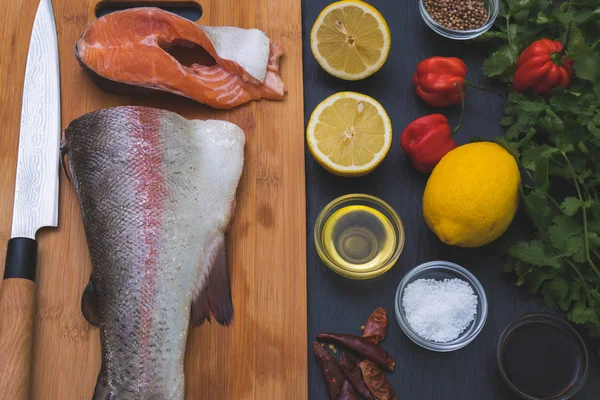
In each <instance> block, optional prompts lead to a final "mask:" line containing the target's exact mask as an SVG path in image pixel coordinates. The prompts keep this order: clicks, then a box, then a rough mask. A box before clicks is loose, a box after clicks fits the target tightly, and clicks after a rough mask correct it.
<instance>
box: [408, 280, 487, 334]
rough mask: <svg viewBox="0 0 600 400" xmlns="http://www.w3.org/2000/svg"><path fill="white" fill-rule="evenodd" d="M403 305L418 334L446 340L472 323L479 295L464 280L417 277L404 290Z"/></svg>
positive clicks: (409, 321) (411, 324)
mask: <svg viewBox="0 0 600 400" xmlns="http://www.w3.org/2000/svg"><path fill="white" fill-rule="evenodd" d="M402 307H403V308H404V313H405V315H406V320H407V321H408V324H409V325H410V327H411V329H412V330H413V331H415V333H416V334H417V335H419V336H420V337H421V338H423V339H426V340H430V341H434V342H439V343H444V342H449V341H451V340H454V339H456V338H457V337H458V336H460V334H461V333H462V332H464V331H465V329H467V328H468V327H469V325H471V323H472V322H473V320H474V319H475V315H476V314H477V296H476V295H475V293H474V292H473V288H472V287H471V285H469V283H467V282H465V281H463V280H462V279H458V278H453V279H444V280H435V279H417V280H416V281H414V282H411V283H410V284H408V285H407V286H406V288H405V289H404V295H403V296H402Z"/></svg>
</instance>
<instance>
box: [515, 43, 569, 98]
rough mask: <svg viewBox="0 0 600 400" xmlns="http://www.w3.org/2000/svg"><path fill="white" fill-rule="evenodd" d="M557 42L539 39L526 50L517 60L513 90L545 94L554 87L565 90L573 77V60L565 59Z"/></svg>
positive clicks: (561, 47) (561, 46)
mask: <svg viewBox="0 0 600 400" xmlns="http://www.w3.org/2000/svg"><path fill="white" fill-rule="evenodd" d="M562 53H563V45H562V43H561V42H559V41H558V40H550V39H540V40H536V41H535V42H533V43H532V44H531V45H530V46H529V47H528V48H526V49H525V50H524V51H523V52H522V53H521V55H520V56H519V59H518V60H517V70H516V71H515V76H514V79H513V89H514V90H516V91H517V92H524V91H525V90H527V89H532V90H533V92H534V93H536V94H546V93H547V92H548V91H549V90H551V89H554V88H555V87H562V88H567V87H568V86H569V83H570V82H571V78H572V77H573V60H571V59H566V58H565V57H564V55H563V54H562Z"/></svg>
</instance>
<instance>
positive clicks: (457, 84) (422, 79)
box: [413, 57, 467, 107]
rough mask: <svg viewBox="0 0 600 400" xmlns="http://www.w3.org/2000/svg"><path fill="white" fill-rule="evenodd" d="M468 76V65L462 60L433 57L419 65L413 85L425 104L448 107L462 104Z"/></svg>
mask: <svg viewBox="0 0 600 400" xmlns="http://www.w3.org/2000/svg"><path fill="white" fill-rule="evenodd" d="M466 76H467V65H466V64H465V63H464V62H463V60H461V59H460V58H454V57H431V58H427V59H425V60H423V61H421V62H420V63H419V65H417V71H416V72H415V74H414V75H413V83H414V84H415V89H416V91H417V96H419V97H420V98H421V100H423V101H424V102H425V103H427V104H429V105H430V106H433V107H448V106H450V105H453V104H460V103H461V99H462V97H464V87H465V82H466ZM461 92H462V95H461Z"/></svg>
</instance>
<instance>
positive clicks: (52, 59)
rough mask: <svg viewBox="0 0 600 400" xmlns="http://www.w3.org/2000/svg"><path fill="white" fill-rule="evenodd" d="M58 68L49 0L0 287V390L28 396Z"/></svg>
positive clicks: (33, 60)
mask: <svg viewBox="0 0 600 400" xmlns="http://www.w3.org/2000/svg"><path fill="white" fill-rule="evenodd" d="M59 142H60V71H59V60H58V37H57V33H56V23H55V20H54V13H53V10H52V3H51V0H41V1H40V4H39V6H38V8H37V12H36V16H35V20H34V23H33V29H32V32H31V39H30V43H29V51H28V53H27V64H26V67H25V82H24V86H23V102H22V105H21V131H20V135H19V150H18V156H17V177H16V184H15V198H14V206H13V219H12V231H11V239H10V240H9V241H8V247H7V250H6V263H5V269H4V280H3V281H2V284H1V285H0V354H1V355H2V362H1V363H0V365H1V367H0V393H2V396H7V397H6V398H10V399H28V398H29V387H30V385H29V379H30V375H31V350H32V342H33V341H32V339H33V329H34V320H35V301H34V296H35V283H34V282H35V275H36V263H37V241H36V240H35V234H36V232H37V231H38V229H40V228H42V227H48V226H52V227H56V226H57V223H58V173H59V162H58V161H59V147H60V145H59Z"/></svg>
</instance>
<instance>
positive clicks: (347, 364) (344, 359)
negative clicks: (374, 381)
mask: <svg viewBox="0 0 600 400" xmlns="http://www.w3.org/2000/svg"><path fill="white" fill-rule="evenodd" d="M340 367H342V371H344V375H346V379H348V381H349V382H350V383H351V384H352V386H354V389H356V390H358V393H360V394H361V395H362V396H363V397H364V398H366V399H367V400H369V399H372V398H373V397H372V396H371V392H369V389H367V385H365V381H364V379H363V377H362V373H361V372H360V368H358V361H357V360H355V359H354V357H352V356H351V355H350V354H346V353H342V355H341V356H340Z"/></svg>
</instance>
